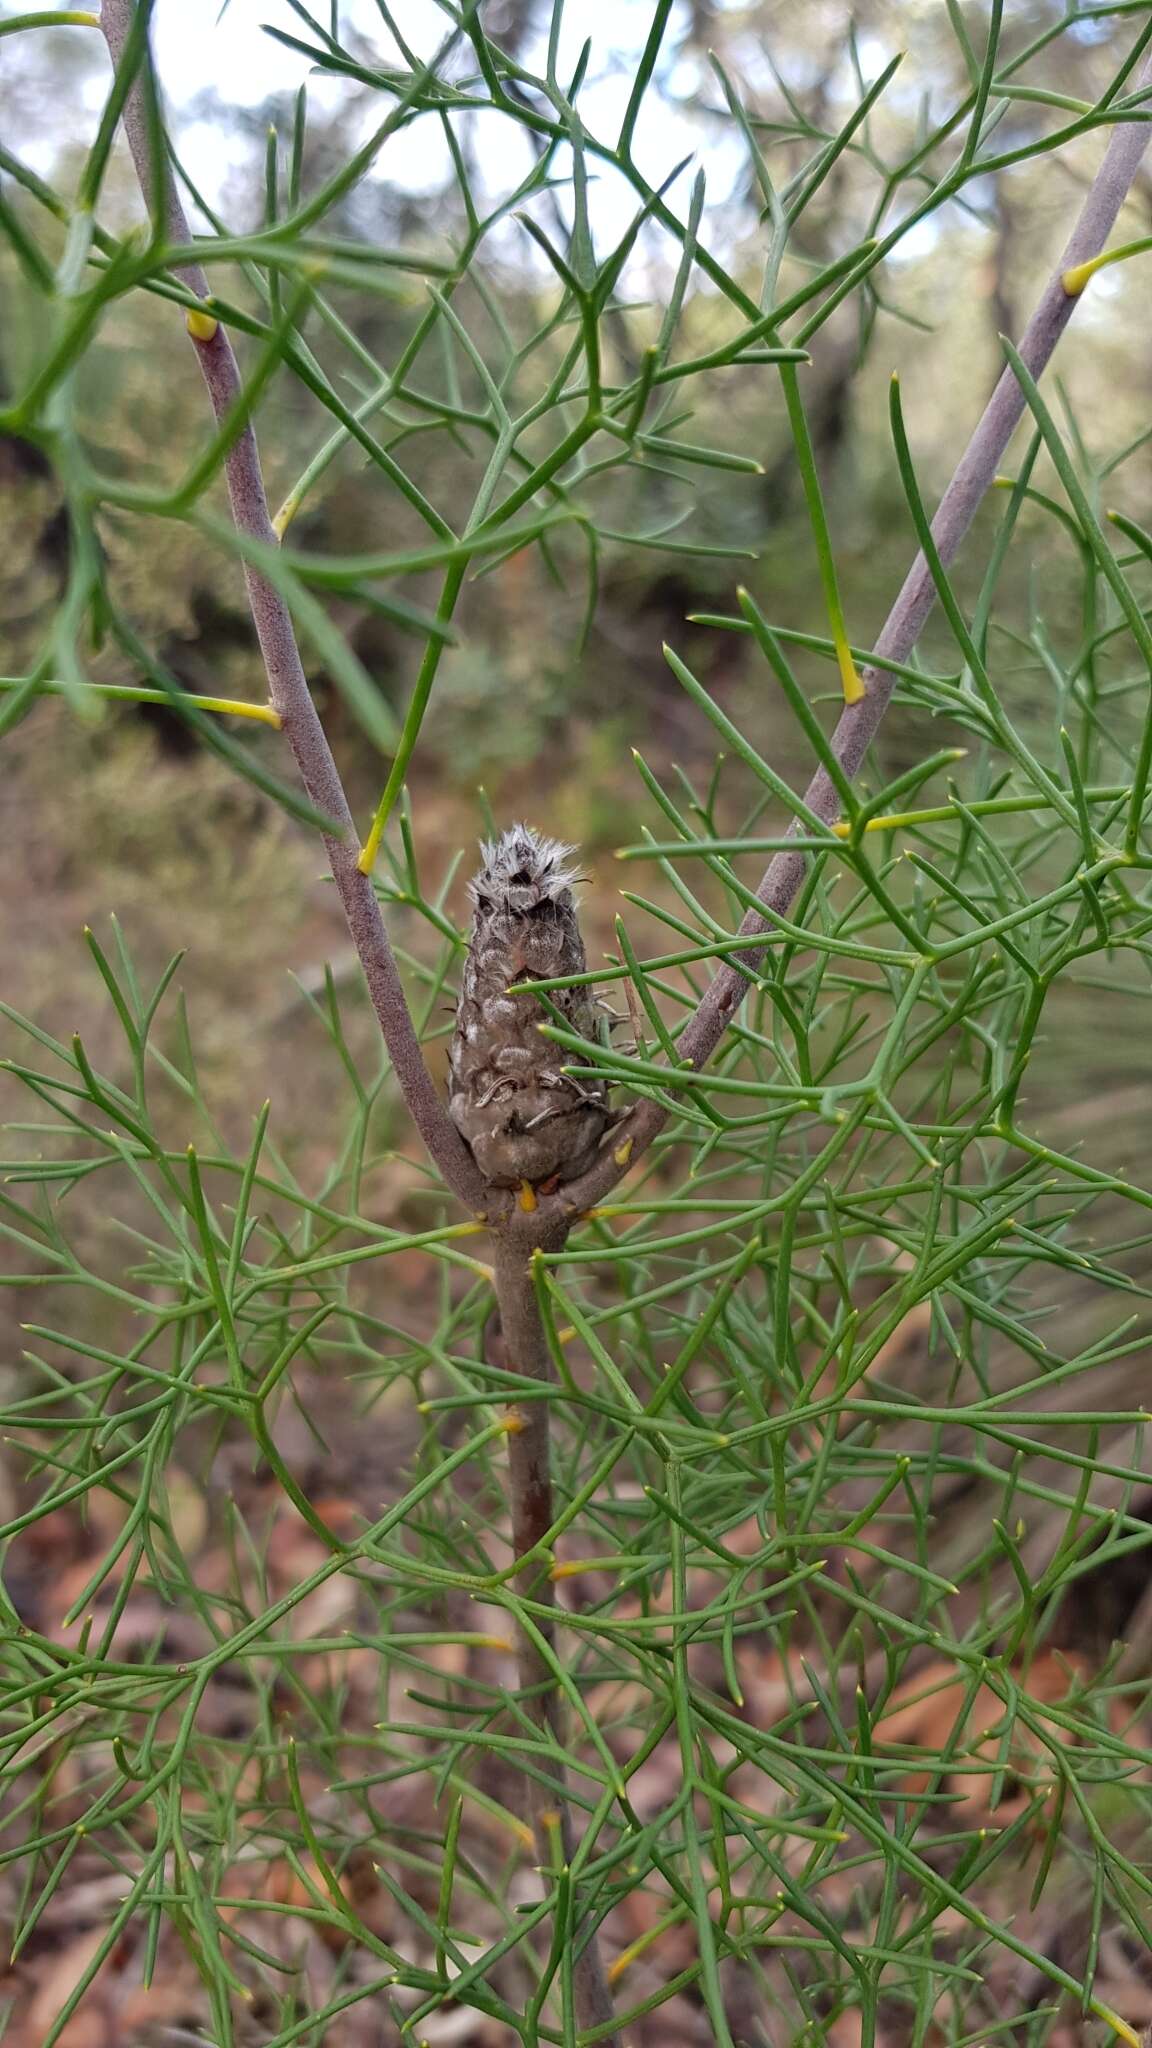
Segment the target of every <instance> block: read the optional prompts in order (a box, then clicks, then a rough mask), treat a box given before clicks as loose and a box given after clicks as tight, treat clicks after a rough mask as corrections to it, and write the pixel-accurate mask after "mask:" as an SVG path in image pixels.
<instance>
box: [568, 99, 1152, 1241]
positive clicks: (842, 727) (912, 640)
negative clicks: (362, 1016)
mask: <svg viewBox="0 0 1152 2048" xmlns="http://www.w3.org/2000/svg"><path fill="white" fill-rule="evenodd" d="M1150 77H1152V61H1150V62H1149V63H1148V64H1146V65H1145V67H1144V70H1143V72H1142V74H1141V83H1142V84H1143V83H1147V81H1148V79H1149V78H1150ZM1148 143H1149V131H1148V127H1147V125H1146V124H1145V123H1144V122H1138V123H1133V124H1131V125H1129V126H1123V125H1119V124H1118V125H1117V126H1116V128H1115V129H1114V130H1113V132H1112V135H1111V138H1110V140H1109V143H1108V148H1107V150H1106V152H1105V155H1104V160H1103V162H1102V163H1101V165H1100V169H1099V170H1098V172H1097V173H1096V177H1095V179H1094V180H1093V183H1092V186H1091V188H1090V190H1089V192H1088V196H1087V198H1086V199H1085V201H1084V205H1083V207H1082V208H1081V211H1080V217H1079V219H1078V220H1077V222H1076V226H1075V228H1074V229H1073V231H1072V235H1071V238H1070V239H1069V242H1068V245H1067V247H1066V249H1065V250H1064V253H1063V255H1062V256H1061V258H1060V261H1059V263H1058V264H1057V265H1056V268H1055V270H1054V271H1053V273H1052V276H1051V278H1050V279H1049V281H1048V284H1047V285H1046V286H1045V289H1044V292H1043V294H1042V296H1041V299H1040V302H1039V304H1038V306H1037V308H1036V311H1035V312H1034V313H1033V315H1032V318H1031V320H1030V321H1029V323H1028V326H1027V328H1026V329H1025V332H1024V338H1023V340H1022V341H1021V343H1020V355H1021V358H1022V360H1023V362H1024V364H1025V366H1026V368H1027V369H1028V370H1030V371H1031V373H1032V375H1033V377H1039V376H1040V374H1041V372H1042V371H1043V370H1044V369H1045V368H1046V366H1047V364H1048V362H1049V359H1050V358H1051V356H1052V353H1053V350H1054V349H1055V347H1056V344H1057V342H1058V341H1059V339H1060V336H1061V335H1062V334H1063V332H1064V329H1065V327H1066V326H1067V325H1068V322H1069V320H1070V319H1071V317H1072V313H1073V310H1074V308H1075V305H1076V296H1075V295H1074V294H1071V293H1069V292H1068V291H1067V290H1066V289H1065V285H1064V274H1065V272H1066V271H1069V270H1073V269H1075V268H1076V266H1077V265H1079V264H1082V263H1086V262H1088V261H1089V260H1090V259H1091V258H1092V257H1093V256H1096V255H1098V254H1099V253H1100V251H1101V249H1102V248H1103V247H1104V244H1105V242H1106V241H1107V239H1108V236H1109V234H1110V233H1111V231H1112V227H1113V225H1114V223H1115V221H1116V218H1117V215H1118V214H1119V212H1120V208H1121V207H1122V206H1123V204H1124V200H1125V198H1126V197H1127V194H1128V190H1129V187H1130V186H1131V184H1132V181H1133V179H1134V178H1135V176H1136V173H1137V171H1138V169H1139V167H1140V163H1141V160H1142V158H1143V156H1144V153H1145V151H1146V150H1147V148H1148ZM1023 411H1024V393H1023V391H1022V390H1021V388H1020V385H1019V384H1018V383H1017V381H1016V377H1015V375H1014V373H1013V371H1012V370H1010V369H1005V370H1004V372H1003V373H1002V375H1001V377H1000V380H999V383H998V384H997V386H996V389H995V391H994V392H993V393H992V396H991V398H990V399H989V401H988V404H987V406H986V407H985V410H984V414H983V416H982V418H981V420H980V423H979V425H978V426H977V428H976V431H975V433H974V434H973V435H972V438H971V440H970V441H969V443H968V446H967V448H966V449H965V451H964V453H963V455H962V456H961V458H960V462H959V464H958V466H957V468H956V471H955V473H954V475H953V477H952V481H951V483H950V484H949V485H948V488H947V490H946V491H945V493H944V496H943V497H942V498H941V500H940V506H939V509H938V511H937V513H936V517H935V519H934V520H933V522H932V533H933V536H934V538H935V541H936V546H937V548H938V550H939V553H940V559H941V561H942V562H943V564H944V566H945V568H947V567H948V565H949V564H950V563H951V562H952V561H953V560H954V559H955V557H956V555H957V553H958V552H959V549H960V546H961V543H962V541H963V539H964V536H965V534H966V533H967V531H968V528H969V527H970V525H971V524H972V520H973V517H974V516H975V513H976V509H977V507H978V505H979V504H980V501H981V499H982V498H983V496H984V494H985V492H986V491H988V490H989V489H990V488H991V485H992V482H993V479H994V478H995V476H996V473H997V471H998V470H999V468H1000V464H1001V460H1002V458H1003V455H1004V452H1005V450H1006V448H1007V446H1008V443H1009V441H1010V440H1011V438H1012V435H1013V433H1014V432H1015V430H1016V427H1017V426H1018V424H1019V422H1020V419H1021V416H1022V414H1023ZM935 602H936V585H935V583H934V582H933V580H932V574H931V571H930V569H929V567H928V564H927V562H926V561H925V560H924V556H923V555H922V554H918V555H917V557H916V560H915V561H914V562H913V564H912V567H911V569H910V571H909V573H908V575H907V577H906V578H905V581H904V586H903V588H902V590H901V592H900V595H899V597H898V598H897V599H896V602H895V604H894V605H893V607H892V610H891V612H890V613H889V615H888V619H887V622H886V623H885V625H884V628H883V630H882V632H881V634H880V637H879V639H878V640H877V642H876V650H875V651H876V654H877V656H879V657H880V658H881V659H883V660H886V661H894V662H906V661H907V660H908V658H909V656H910V655H911V653H912V650H913V648H914V647H915V645H916V642H917V640H918V639H919V637H920V634H921V632H922V631H923V628H924V624H925V621H926V620H927V618H928V616H929V614H930V612H931V611H932V608H933V606H934V604H935ZM863 681H864V686H865V694H864V696H863V697H862V698H861V699H860V700H859V702H857V703H855V704H850V705H847V706H846V707H845V709H844V711H843V712H842V713H841V716H840V719H839V722H838V724H837V727H836V731H835V733H834V734H833V737H832V748H833V751H834V753H835V755H836V758H837V760H838V761H839V763H840V766H841V768H842V769H843V770H844V773H845V774H846V775H848V776H855V775H856V774H858V773H859V770H860V765H861V763H862V761H863V759H864V756H865V754H866V753H867V751H868V748H869V747H870V745H871V744H872V740H873V739H874V737H875V735H876V731H877V728H878V727H879V725H880V723H881V720H882V719H883V717H884V714H885V712H886V711H887V709H888V706H889V703H890V701H891V698H892V692H893V690H894V688H895V677H894V676H893V675H892V674H890V673H886V672H885V671H884V670H883V669H877V668H867V669H866V670H865V671H864V676H863ZM804 802H805V804H806V806H807V808H808V810H809V811H814V812H815V813H816V815H817V816H818V817H820V818H822V819H823V820H824V821H825V823H826V824H829V825H832V824H834V823H835V822H836V820H837V819H838V818H839V816H840V800H839V798H838V796H837V794H836V790H835V787H834V785H833V783H832V781H831V778H830V777H829V775H828V774H827V772H826V770H825V769H824V768H818V769H817V771H816V773H815V775H814V776H813V777H812V780H811V782H810V783H809V784H808V787H807V789H806V790H805V792H804ZM798 831H799V827H798V825H797V824H796V823H794V824H793V825H792V827H791V833H792V835H793V836H796V835H797V834H798ZM806 867H807V856H806V855H805V854H803V853H792V852H781V853H777V854H775V855H774V856H773V858H772V860H771V861H770V863H769V865H768V868H767V871H766V872H765V874H764V876H763V878H762V880H761V882H760V885H759V887H758V889H757V891H756V894H757V895H758V896H759V898H760V900H761V902H762V903H763V904H764V907H765V912H766V913H767V914H766V915H763V916H762V915H760V914H759V913H757V912H755V911H749V912H748V914H747V916H746V917H745V918H744V921H743V923H742V924H741V926H740V930H741V932H742V933H744V934H746V935H747V936H748V937H749V938H750V939H754V938H758V937H760V936H761V935H762V934H764V933H766V932H771V930H772V918H773V916H776V917H782V916H783V915H784V914H785V912H786V911H787V909H788V906H789V904H790V903H791V902H792V900H793V898H794V897H795V895H796V893H797V891H798V890H799V888H800V884H801V882H802V881H803V879H804V873H805V869H806ZM754 972H755V966H754V964H752V965H747V964H745V965H741V964H740V962H739V960H733V961H731V962H728V963H726V964H725V965H724V966H723V967H721V968H719V969H718V971H717V973H716V974H715V976H714V977H713V979H712V981H711V982H710V983H709V985H708V988H707V989H706V990H705V992H704V995H703V996H702V998H701V1001H700V1005H699V1008H698V1009H697V1010H696V1013H695V1015H694V1016H693V1017H692V1019H691V1020H690V1022H689V1023H688V1025H687V1026H686V1027H685V1030H684V1032H683V1033H682V1035H681V1037H680V1038H679V1040H678V1042H677V1052H678V1053H679V1055H680V1057H681V1058H682V1059H684V1060H690V1061H691V1062H692V1064H693V1065H694V1066H696V1067H703V1066H705V1065H706V1064H707V1062H708V1061H709V1060H710V1059H711V1057H712V1055H713V1053H714V1052H715V1050H716V1048H717V1046H718V1045H719V1043H720V1040H721V1039H722V1037H723V1035H724V1032H725V1031H726V1029H727V1027H728V1025H729V1023H730V1022H731V1019H732V1016H733V1014H734V1012H735V1011H736V1009H737V1007H738V1005H739V1003H740V1000H741V998H742V996H743V995H744V992H745V990H746V988H747V986H748V976H749V974H750V973H754ZM667 1114H668V1113H667V1111H666V1110H665V1109H663V1108H661V1107H660V1105H659V1104H657V1103H654V1102H647V1101H646V1102H641V1103H638V1104H637V1106H636V1107H635V1109H633V1110H632V1111H631V1112H630V1114H629V1115H628V1116H627V1117H626V1118H625V1120H624V1121H623V1123H621V1124H620V1125H618V1126H617V1129H616V1131H615V1132H614V1133H613V1140H612V1143H611V1145H610V1146H608V1147H607V1148H606V1149H605V1152H604V1154H603V1156H602V1157H601V1158H599V1159H598V1160H597V1161H596V1163H595V1164H594V1165H593V1166H591V1167H589V1169H588V1171H587V1172H586V1173H585V1174H583V1175H582V1176H581V1177H580V1179H579V1180H575V1181H570V1182H568V1183H567V1185H566V1186H565V1187H564V1189H563V1190H562V1193H561V1194H560V1195H556V1196H552V1197H551V1198H550V1201H549V1203H547V1204H545V1203H541V1214H540V1217H539V1224H540V1227H542V1228H543V1227H547V1225H548V1222H549V1216H548V1213H547V1212H548V1210H549V1208H551V1207H556V1206H558V1207H560V1208H562V1210H563V1211H564V1212H565V1213H567V1214H568V1215H569V1216H574V1215H576V1214H578V1213H580V1212H581V1211H583V1210H585V1209H588V1208H591V1207H592V1206H593V1204H594V1203H596V1202H601V1201H603V1200H604V1198H605V1196H606V1195H608V1194H610V1193H611V1191H612V1189H613V1188H614V1187H615V1186H616V1185H617V1183H618V1182H619V1181H620V1180H621V1179H622V1178H623V1176H624V1174H625V1173H626V1172H627V1171H629V1170H630V1168H631V1167H632V1166H634V1165H635V1164H636V1161H637V1160H638V1159H639V1158H640V1157H641V1156H642V1154H643V1153H644V1152H646V1151H647V1149H648V1147H649V1145H650V1144H651V1143H652V1140H653V1139H654V1138H655V1137H656V1136H657V1135H658V1133H659V1132H660V1131H661V1130H662V1129H663V1126H664V1124H665V1122H666V1120H667Z"/></svg>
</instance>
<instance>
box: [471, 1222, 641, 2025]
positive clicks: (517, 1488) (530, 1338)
mask: <svg viewBox="0 0 1152 2048" xmlns="http://www.w3.org/2000/svg"><path fill="white" fill-rule="evenodd" d="M566 1236H567V1228H566V1227H563V1228H561V1229H560V1230H558V1231H556V1232H555V1233H554V1238H553V1243H552V1246H551V1248H552V1249H559V1247H560V1246H561V1245H562V1244H563V1241H564V1238H565V1237H566ZM530 1261H531V1253H530V1252H529V1251H528V1250H527V1249H526V1248H525V1247H524V1246H522V1245H516V1244H513V1243H510V1242H509V1240H508V1238H507V1237H504V1236H501V1237H498V1238H497V1240H496V1260H495V1264H496V1299H497V1301H498V1303H499V1305H500V1327H501V1333H502V1336H503V1340H504V1346H505V1349H506V1352H507V1363H508V1365H509V1367H510V1368H511V1370H512V1371H514V1372H518V1373H524V1374H526V1375H528V1376H529V1377H530V1378H532V1379H536V1380H550V1379H552V1378H553V1372H552V1361H551V1358H550V1356H549V1353H548V1344H547V1339H546V1338H545V1335H544V1328H543V1324H542V1322H541V1320H540V1310H539V1307H538V1305H537V1301H536V1289H535V1286H534V1285H533V1280H532V1270H531V1263H530ZM548 1409H549V1403H548V1402H547V1401H527V1402H525V1404H524V1406H523V1408H522V1409H521V1410H520V1411H519V1413H518V1415H517V1417H516V1422H517V1425H518V1426H517V1427H516V1428H514V1429H511V1430H510V1431H509V1435H508V1478H509V1496H510V1499H511V1505H512V1543H513V1548H514V1550H515V1553H516V1556H517V1557H518V1558H524V1559H527V1560H528V1562H527V1563H526V1564H525V1565H524V1566H523V1568H522V1570H521V1572H520V1574H519V1582H520V1586H521V1590H522V1591H523V1592H525V1593H531V1595H532V1597H533V1599H534V1600H535V1601H536V1602H537V1603H538V1604H540V1603H546V1604H547V1605H549V1606H552V1605H554V1604H555V1598H556V1595H555V1588H554V1586H553V1583H552V1580H551V1578H550V1577H549V1573H548V1563H547V1560H546V1559H542V1558H541V1557H540V1555H539V1546H540V1544H541V1543H542V1541H543V1539H544V1537H545V1536H546V1535H547V1533H548V1531H549V1529H550V1528H551V1527H552V1524H553V1521H554V1520H555V1510H554V1507H553V1501H552V1457H551V1441H550V1430H549V1419H548ZM537 1627H538V1632H539V1635H540V1637H541V1638H542V1640H543V1641H544V1642H546V1643H547V1644H548V1646H549V1648H551V1645H552V1635H553V1632H552V1627H551V1624H550V1623H547V1622H539V1623H538V1624H537ZM519 1663H520V1686H521V1691H522V1692H523V1695H524V1707H525V1711H526V1712H527V1713H528V1714H529V1715H530V1716H531V1718H532V1720H533V1721H534V1722H535V1723H536V1725H537V1727H538V1728H539V1729H540V1731H541V1733H542V1734H551V1735H552V1736H553V1737H554V1738H555V1743H556V1746H557V1747H558V1748H563V1746H564V1739H565V1737H564V1726H563V1723H564V1706H563V1701H562V1699H561V1697H560V1690H559V1687H558V1686H557V1684H556V1678H555V1674H554V1672H553V1671H552V1669H551V1668H550V1666H549V1663H548V1660H547V1658H546V1657H545V1656H543V1655H542V1653H541V1650H540V1646H539V1644H538V1643H537V1642H535V1641H534V1640H533V1639H532V1637H531V1636H529V1635H528V1634H527V1633H526V1631H524V1630H523V1629H522V1630H521V1631H520V1637H519ZM552 1776H553V1779H554V1780H555V1779H556V1778H557V1777H558V1778H559V1780H560V1784H559V1788H558V1791H557V1792H555V1793H554V1792H553V1791H552V1790H551V1788H549V1787H545V1786H543V1785H541V1784H540V1783H539V1782H538V1780H537V1779H535V1778H529V1779H528V1801H529V1806H530V1809H531V1815H532V1827H533V1832H534V1834H535V1837H536V1850H537V1854H538V1856H539V1859H540V1862H541V1865H542V1867H543V1868H544V1869H545V1870H547V1869H548V1868H549V1866H550V1864H551V1863H552V1861H553V1856H554V1849H553V1841H554V1838H555V1836H556V1835H558V1836H559V1841H560V1850H561V1855H562V1857H563V1860H564V1862H565V1864H569V1863H570V1862H571V1860H572V1853H573V1850H574V1848H575V1835H574V1831H573V1827H572V1816H571V1809H570V1807H569V1804H568V1799H567V1797H566V1793H565V1788H564V1783H563V1766H562V1765H561V1764H558V1763H557V1764H554V1765H553V1767H552ZM573 1991H574V1996H575V2004H576V2014H577V2020H578V2023H579V2026H580V2029H581V2031H582V2032H583V2031H585V2030H587V2029H588V2028H591V2027H598V2026H603V2025H604V2024H605V2023H606V2022H608V2021H610V2020H611V2018H612V1995H611V1993H610V1991H609V1989H608V1983H607V1979H606V1977H605V1975H604V1970H603V1965H602V1963H601V1960H600V1952H599V1945H598V1943H597V1941H596V1937H595V1934H594V1933H590V1934H589V1935H588V1936H587V1938H586V1940H585V1943H584V1947H583V1949H582V1951H581V1952H580V1954H579V1955H578V1956H577V1957H576V1960H575V1965H574V1969H573ZM600 2039H601V2041H602V2042H603V2043H604V2048H615V2040H616V2037H615V2035H608V2034H604V2035H601V2037H600Z"/></svg>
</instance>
